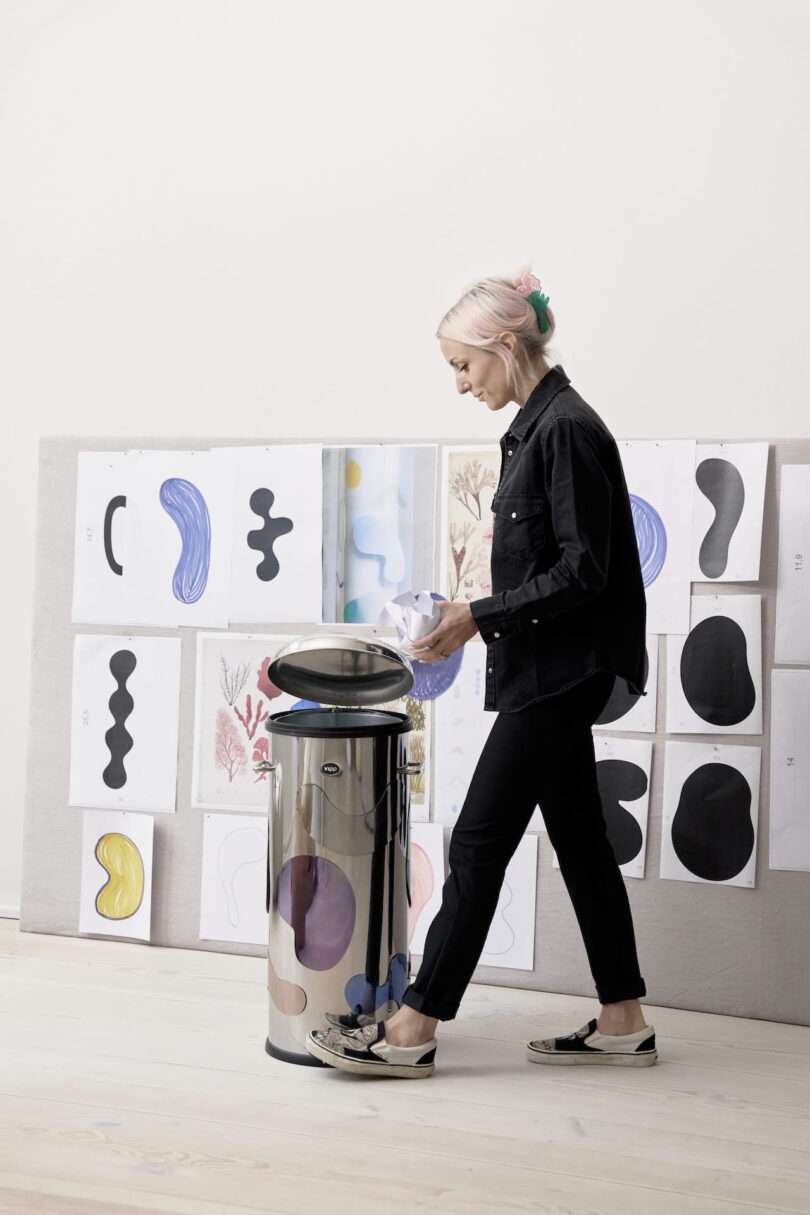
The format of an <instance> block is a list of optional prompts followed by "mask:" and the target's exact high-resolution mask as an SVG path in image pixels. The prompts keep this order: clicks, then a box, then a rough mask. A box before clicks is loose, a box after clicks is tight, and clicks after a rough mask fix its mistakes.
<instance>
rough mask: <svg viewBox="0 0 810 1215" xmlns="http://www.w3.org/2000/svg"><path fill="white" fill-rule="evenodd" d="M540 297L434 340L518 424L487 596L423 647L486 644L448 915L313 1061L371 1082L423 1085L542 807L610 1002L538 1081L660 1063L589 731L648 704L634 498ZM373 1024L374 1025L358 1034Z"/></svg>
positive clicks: (474, 318)
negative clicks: (513, 862)
mask: <svg viewBox="0 0 810 1215" xmlns="http://www.w3.org/2000/svg"><path fill="white" fill-rule="evenodd" d="M553 334H554V317H553V314H552V313H551V310H550V309H549V308H548V299H547V297H546V296H544V295H543V294H542V293H541V291H540V283H539V281H538V280H537V279H536V278H534V276H533V275H531V274H528V273H524V274H523V275H521V276H520V277H519V278H516V279H514V280H511V279H507V278H488V279H484V280H483V281H481V282H479V283H477V284H476V285H475V286H473V287H472V288H470V290H468V291H467V292H466V293H465V294H464V295H463V296H462V297H461V299H460V300H459V301H458V303H457V304H456V305H455V306H454V307H453V308H451V309H450V311H449V312H448V313H447V314H446V316H445V317H444V318H443V320H442V322H441V324H440V325H439V328H438V330H437V334H436V336H437V337H438V339H439V346H440V348H441V351H442V354H443V356H444V358H445V359H446V360H447V362H448V363H449V365H450V366H451V367H452V368H453V371H454V374H455V380H456V388H457V390H458V391H459V392H460V393H471V394H472V395H473V396H474V397H475V398H476V399H477V400H479V401H482V402H483V403H484V404H485V405H486V407H487V409H489V410H491V411H492V412H497V411H498V410H501V409H503V408H504V407H505V406H506V405H508V404H510V403H511V402H516V403H517V404H518V405H519V406H520V409H519V410H518V413H517V416H516V417H515V418H514V419H513V420H512V423H511V425H510V428H509V430H507V432H506V433H505V434H504V435H503V437H502V438H501V440H500V446H501V473H500V479H499V482H498V486H497V489H496V492H495V496H494V498H493V501H492V510H493V539H492V559H491V560H492V594H491V595H488V596H486V597H484V598H481V599H474V600H473V601H472V602H452V603H451V602H442V603H440V609H441V620H440V622H439V624H438V625H437V626H436V628H435V629H434V630H433V632H431V633H429V634H428V635H427V636H426V637H423V638H422V639H421V640H420V641H419V642H418V643H417V644H416V645H414V646H413V654H414V656H415V657H417V658H419V659H420V660H421V661H423V662H440V661H443V660H444V659H445V658H447V657H448V656H449V655H450V654H452V653H453V651H454V650H457V649H459V648H460V647H461V646H463V645H464V644H465V642H467V641H469V640H470V638H472V637H475V636H476V635H478V634H480V636H481V637H482V638H483V640H484V641H485V642H486V644H487V665H486V680H485V691H484V708H485V709H488V710H490V711H497V712H498V716H497V718H496V719H495V722H494V723H493V726H492V730H491V732H490V734H489V737H488V738H487V741H486V743H485V744H484V747H483V749H482V751H481V755H480V757H479V759H478V763H477V765H476V768H475V771H474V773H473V777H472V780H471V782H470V786H469V790H468V792H467V796H466V798H465V801H464V804H463V806H462V808H461V811H460V813H459V816H458V820H457V822H456V824H455V827H454V828H453V832H452V834H451V837H450V851H449V874H448V877H447V880H446V882H445V884H444V888H443V892H442V905H441V908H440V909H439V911H438V913H437V914H436V916H435V918H434V920H433V922H432V923H431V925H430V928H429V930H428V934H427V938H426V941H425V951H424V955H423V958H422V965H421V966H420V968H419V973H418V974H417V976H416V978H415V980H414V982H413V983H412V984H411V985H410V986H409V987H408V988H407V989H406V991H405V993H404V995H403V998H402V1004H401V1006H400V1008H399V1009H398V1010H397V1012H396V1013H395V1014H394V1015H393V1016H391V1017H389V1018H388V1019H387V1020H385V1021H384V1022H375V1021H374V1020H373V1019H372V1018H369V1017H358V1018H355V1017H351V1016H346V1017H338V1018H330V1020H331V1021H332V1023H333V1028H330V1029H325V1030H315V1031H313V1032H312V1033H311V1034H310V1035H309V1036H308V1039H307V1047H308V1049H309V1050H310V1051H311V1053H312V1054H314V1055H316V1056H317V1057H318V1058H320V1059H322V1060H323V1061H324V1062H327V1063H330V1064H331V1065H332V1066H334V1067H338V1068H341V1069H342V1070H346V1071H352V1072H355V1073H357V1074H360V1075H379V1074H386V1075H392V1076H401V1077H406V1078H416V1077H420V1076H429V1075H431V1074H432V1072H433V1068H434V1060H435V1055H436V1045H437V1040H436V1036H435V1035H436V1029H437V1026H438V1023H439V1021H447V1020H452V1018H453V1017H455V1015H456V1011H457V1009H458V1005H459V1003H460V1000H461V996H462V993H463V991H464V989H465V988H466V986H467V984H468V982H469V980H470V977H471V976H472V973H473V971H474V969H475V967H476V965H477V963H478V959H479V957H480V955H481V951H482V949H483V946H484V942H485V941H486V937H487V933H488V931H489V927H490V924H491V922H492V918H493V916H494V913H495V909H496V906H497V903H498V897H499V894H500V890H501V886H502V884H503V877H504V872H505V869H506V866H507V864H508V862H509V859H510V857H511V856H512V854H513V853H514V851H515V849H516V848H517V846H518V844H519V842H520V839H521V837H522V836H523V834H524V832H525V830H526V826H527V824H528V822H529V819H530V818H531V816H532V813H533V811H534V808H535V805H537V804H538V803H539V805H540V808H541V811H542V814H543V819H544V822H545V825H546V828H547V831H548V836H549V839H550V840H551V843H552V845H553V846H554V849H555V851H556V853H557V858H558V860H559V863H560V870H561V873H562V877H563V880H564V882H565V884H566V887H567V889H568V892H569V895H570V897H571V900H572V902H573V905H574V911H575V914H576V916H577V920H578V922H579V926H580V929H581V932H582V936H583V940H584V944H585V949H586V953H587V956H588V961H589V963H590V966H591V971H592V974H593V977H594V982H595V985H596V990H597V995H598V997H599V1000H600V1003H601V1010H600V1012H599V1015H598V1016H597V1017H595V1018H593V1019H592V1020H590V1021H589V1022H588V1024H587V1025H584V1026H582V1028H581V1029H579V1030H576V1031H574V1032H573V1033H571V1034H568V1035H567V1036H564V1037H560V1038H551V1039H544V1040H537V1041H532V1042H530V1043H529V1044H528V1046H527V1056H528V1058H529V1059H530V1060H532V1061H533V1062H537V1063H600V1064H602V1063H607V1064H631V1065H649V1064H651V1063H655V1061H656V1059H657V1052H656V1046H655V1030H654V1027H653V1026H651V1025H647V1024H646V1023H645V1021H644V1017H643V1014H642V1011H641V1006H640V1004H639V997H641V996H644V995H646V987H645V984H644V980H643V978H642V977H641V974H640V973H639V967H638V959H637V956H636V946H635V937H634V932H633V922H632V917H631V913H630V905H629V902H628V899H627V892H626V890H625V886H624V880H623V878H622V875H621V872H620V870H619V867H618V864H617V862H616V859H615V855H614V852H613V849H612V846H611V844H610V841H609V840H608V837H607V833H606V828H605V822H604V817H603V814H602V808H601V803H600V799H599V790H598V786H597V779H596V762H595V757H594V748H593V737H592V735H591V726H592V725H593V723H594V722H595V721H596V719H597V718H598V716H599V714H600V713H601V711H602V709H603V708H604V707H605V705H606V704H607V701H608V699H609V698H610V695H611V692H612V690H613V685H614V682H615V679H616V677H617V676H620V677H622V678H623V679H624V680H626V681H627V683H628V686H629V687H630V689H631V691H632V692H634V693H636V694H638V695H643V694H645V693H644V683H645V679H646V670H645V654H646V651H645V620H646V610H645V599H644V586H643V582H642V577H641V568H640V564H639V556H638V547H637V544H636V539H635V533H634V530H633V519H632V514H631V509H630V500H629V496H628V493H627V486H626V484H625V480H624V474H623V472H622V465H621V460H620V458H619V453H618V449H617V447H616V443H615V441H614V439H613V437H612V435H611V434H610V431H609V430H608V429H607V427H606V426H605V424H604V422H603V421H602V419H601V418H600V417H599V415H598V414H597V413H596V412H595V411H594V410H593V409H591V407H590V406H589V405H587V404H586V403H585V401H583V399H582V398H581V397H580V396H579V394H578V393H577V391H576V390H575V389H574V388H573V387H571V383H570V380H569V379H568V376H567V375H566V374H565V371H564V370H563V368H562V367H561V366H560V365H559V364H557V365H555V366H553V367H552V366H550V365H549V363H548V362H547V360H546V357H545V351H546V347H547V346H548V344H549V342H550V340H551V338H552V336H553ZM363 1022H366V1023H365V1024H363Z"/></svg>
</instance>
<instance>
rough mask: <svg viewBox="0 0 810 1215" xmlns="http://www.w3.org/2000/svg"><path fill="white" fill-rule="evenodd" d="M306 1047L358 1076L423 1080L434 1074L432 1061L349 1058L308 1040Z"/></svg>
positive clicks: (329, 1062)
mask: <svg viewBox="0 0 810 1215" xmlns="http://www.w3.org/2000/svg"><path fill="white" fill-rule="evenodd" d="M305 1045H306V1048H307V1050H308V1051H309V1053H310V1054H311V1055H314V1056H315V1058H316V1059H320V1060H321V1062H322V1063H328V1064H329V1066H330V1067H334V1068H335V1069H336V1070H337V1071H340V1072H354V1073H355V1075H358V1076H393V1077H395V1078H397V1079H400V1080H423V1079H425V1078H426V1077H427V1076H432V1075H433V1067H434V1065H433V1064H432V1063H413V1064H410V1065H409V1066H408V1067H404V1066H402V1065H400V1064H397V1063H383V1062H382V1061H381V1062H380V1063H366V1062H364V1061H363V1060H362V1059H347V1058H346V1056H345V1055H341V1054H338V1053H337V1052H335V1051H331V1050H329V1049H328V1047H325V1046H322V1045H321V1044H320V1042H313V1041H312V1040H311V1039H310V1038H307V1040H306V1043H305Z"/></svg>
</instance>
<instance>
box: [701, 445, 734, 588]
mask: <svg viewBox="0 0 810 1215" xmlns="http://www.w3.org/2000/svg"><path fill="white" fill-rule="evenodd" d="M695 480H696V481H697V484H698V489H699V490H700V491H701V493H703V494H705V495H706V497H707V498H708V499H709V501H710V502H711V504H712V506H713V507H714V511H715V514H714V522H713V523H712V525H711V527H710V528H709V530H708V531H707V532H706V535H705V536H704V537H703V541H702V543H701V545H700V553H699V554H698V564H699V565H700V570H701V573H702V574H704V575H705V576H706V577H707V578H719V577H720V576H721V575H722V574H724V573H725V572H726V566H727V565H728V548H729V545H730V543H731V537H732V536H733V535H734V529H735V528H736V526H737V524H738V523H739V521H740V515H741V514H742V513H743V507H744V506H745V484H744V482H743V479H742V476H741V475H740V470H739V469H738V468H737V466H736V464H732V463H730V461H728V460H718V459H716V458H712V459H708V460H701V462H700V464H698V466H697V468H696V469H695Z"/></svg>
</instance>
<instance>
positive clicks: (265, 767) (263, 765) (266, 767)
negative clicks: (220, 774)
mask: <svg viewBox="0 0 810 1215" xmlns="http://www.w3.org/2000/svg"><path fill="white" fill-rule="evenodd" d="M278 767H279V764H278V761H277V760H272V759H263V760H261V761H260V762H259V763H258V764H254V765H253V771H254V772H270V773H272V777H273V787H272V790H271V793H270V814H269V819H268V824H267V866H266V868H265V887H264V907H265V911H269V910H270V887H271V878H270V821H271V820H274V819H275V816H276V792H277V790H278V781H277V779H276V776H277V770H278Z"/></svg>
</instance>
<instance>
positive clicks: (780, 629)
mask: <svg viewBox="0 0 810 1215" xmlns="http://www.w3.org/2000/svg"><path fill="white" fill-rule="evenodd" d="M780 477H781V484H780V490H779V564H778V570H777V575H776V637H775V641H774V662H796V663H810V612H808V610H807V605H808V603H810V464H783V465H782V469H781V473H780Z"/></svg>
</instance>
